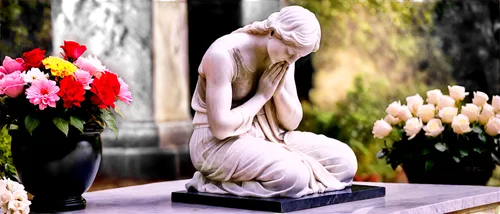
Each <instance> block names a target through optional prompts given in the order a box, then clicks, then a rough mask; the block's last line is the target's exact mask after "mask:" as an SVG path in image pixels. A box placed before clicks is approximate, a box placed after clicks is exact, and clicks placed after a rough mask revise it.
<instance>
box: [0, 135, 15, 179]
mask: <svg viewBox="0 0 500 214" xmlns="http://www.w3.org/2000/svg"><path fill="white" fill-rule="evenodd" d="M11 139H12V138H11V137H10V135H9V134H8V131H7V128H6V126H4V127H3V128H2V130H1V131H0V177H2V178H3V177H7V178H10V179H12V180H17V174H16V168H15V167H14V163H13V161H12V153H11V152H10V142H11Z"/></svg>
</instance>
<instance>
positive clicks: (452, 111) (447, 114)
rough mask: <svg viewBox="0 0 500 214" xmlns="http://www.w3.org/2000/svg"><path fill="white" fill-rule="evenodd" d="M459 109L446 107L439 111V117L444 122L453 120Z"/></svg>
mask: <svg viewBox="0 0 500 214" xmlns="http://www.w3.org/2000/svg"><path fill="white" fill-rule="evenodd" d="M457 114H458V109H457V108H455V107H444V108H443V109H441V110H440V111H439V117H440V118H441V120H442V121H443V123H451V122H453V117H455V116H457Z"/></svg>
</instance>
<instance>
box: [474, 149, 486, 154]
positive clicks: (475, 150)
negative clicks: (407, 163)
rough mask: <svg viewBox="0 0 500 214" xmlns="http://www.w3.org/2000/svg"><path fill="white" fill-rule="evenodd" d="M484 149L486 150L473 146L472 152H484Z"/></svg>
mask: <svg viewBox="0 0 500 214" xmlns="http://www.w3.org/2000/svg"><path fill="white" fill-rule="evenodd" d="M485 151H486V149H483V148H481V147H475V148H474V152H477V153H479V154H481V153H483V152H485Z"/></svg>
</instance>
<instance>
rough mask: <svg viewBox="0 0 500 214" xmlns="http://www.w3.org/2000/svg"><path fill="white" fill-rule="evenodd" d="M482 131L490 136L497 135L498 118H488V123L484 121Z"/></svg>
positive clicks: (499, 130)
mask: <svg viewBox="0 0 500 214" xmlns="http://www.w3.org/2000/svg"><path fill="white" fill-rule="evenodd" d="M484 131H486V134H488V135H490V136H493V137H495V136H497V135H498V133H499V132H500V118H496V117H492V118H490V120H488V123H486V126H485V127H484Z"/></svg>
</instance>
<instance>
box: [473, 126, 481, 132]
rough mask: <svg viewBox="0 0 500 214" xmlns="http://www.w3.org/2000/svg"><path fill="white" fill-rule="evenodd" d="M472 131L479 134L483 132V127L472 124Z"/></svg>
mask: <svg viewBox="0 0 500 214" xmlns="http://www.w3.org/2000/svg"><path fill="white" fill-rule="evenodd" d="M472 132H474V133H477V134H481V133H483V129H481V127H479V126H474V127H472Z"/></svg>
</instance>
